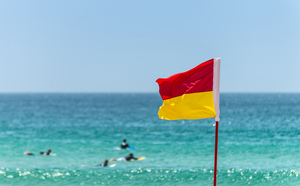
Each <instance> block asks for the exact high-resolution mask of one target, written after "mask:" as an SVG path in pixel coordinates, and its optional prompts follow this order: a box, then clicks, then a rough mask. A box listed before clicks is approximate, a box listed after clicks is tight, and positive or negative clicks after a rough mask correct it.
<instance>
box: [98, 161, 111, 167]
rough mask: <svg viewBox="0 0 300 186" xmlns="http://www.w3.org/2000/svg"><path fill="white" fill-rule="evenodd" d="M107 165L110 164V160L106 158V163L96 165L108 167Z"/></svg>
mask: <svg viewBox="0 0 300 186" xmlns="http://www.w3.org/2000/svg"><path fill="white" fill-rule="evenodd" d="M107 165H108V160H105V161H104V163H101V164H99V165H96V166H101V167H107Z"/></svg>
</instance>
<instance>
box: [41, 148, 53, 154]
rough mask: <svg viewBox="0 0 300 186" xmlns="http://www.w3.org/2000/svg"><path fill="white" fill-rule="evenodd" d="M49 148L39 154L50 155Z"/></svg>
mask: <svg viewBox="0 0 300 186" xmlns="http://www.w3.org/2000/svg"><path fill="white" fill-rule="evenodd" d="M50 153H51V149H48V150H47V152H40V155H50Z"/></svg>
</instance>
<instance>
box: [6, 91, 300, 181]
mask: <svg viewBox="0 0 300 186" xmlns="http://www.w3.org/2000/svg"><path fill="white" fill-rule="evenodd" d="M161 103H162V101H161V98H160V97H159V95H158V94H1V95H0V152H1V155H0V157H1V158H0V184H1V185H5V184H6V185H37V184H43V185H94V184H105V185H109V184H110V185H144V184H147V185H212V183H213V164H214V162H213V160H214V137H215V136H214V135H215V128H214V127H213V123H214V119H203V120H179V121H166V120H160V119H159V118H158V117H157V110H158V108H159V106H160V105H161ZM220 110H221V116H220V117H221V120H220V125H219V153H218V179H217V181H218V185H246V184H250V185H300V181H299V178H298V177H299V173H300V161H299V160H300V156H299V154H300V153H299V152H300V150H299V149H300V148H299V144H300V143H299V139H300V138H299V134H300V94H221V102H220ZM123 138H126V139H127V141H128V143H129V145H131V146H134V147H135V150H119V149H118V147H119V145H120V143H121V141H122V140H123ZM49 148H51V149H52V154H51V155H50V156H41V155H39V152H40V151H46V150H47V149H49ZM25 151H30V152H32V153H34V154H35V156H25V155H23V153H24V152H25ZM129 153H133V154H134V155H135V156H136V157H142V156H144V157H146V159H145V160H143V161H134V162H110V163H109V165H112V164H116V166H115V167H99V166H95V165H97V164H100V163H102V162H103V161H104V160H105V159H110V158H119V157H124V156H126V155H128V154H129Z"/></svg>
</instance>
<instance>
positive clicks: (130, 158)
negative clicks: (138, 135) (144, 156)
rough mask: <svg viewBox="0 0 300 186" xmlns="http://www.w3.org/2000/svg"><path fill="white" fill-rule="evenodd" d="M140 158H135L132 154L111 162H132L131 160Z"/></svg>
mask: <svg viewBox="0 0 300 186" xmlns="http://www.w3.org/2000/svg"><path fill="white" fill-rule="evenodd" d="M137 159H138V158H135V157H134V156H133V154H132V153H130V154H129V155H128V156H125V157H122V158H118V159H113V158H112V159H110V161H130V160H137Z"/></svg>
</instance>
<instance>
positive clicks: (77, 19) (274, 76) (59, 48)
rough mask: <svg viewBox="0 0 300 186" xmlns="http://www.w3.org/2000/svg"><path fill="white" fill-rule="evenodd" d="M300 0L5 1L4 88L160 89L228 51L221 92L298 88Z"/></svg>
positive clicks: (1, 10)
mask: <svg viewBox="0 0 300 186" xmlns="http://www.w3.org/2000/svg"><path fill="white" fill-rule="evenodd" d="M299 53H300V1H298V0H294V1H291V0H285V1H282V0H280V1H279V0H272V1H271V0H265V1H261V0H251V1H250V0H248V1H242V0H235V1H231V0H229V1H224V0H213V1H200V0H195V1H183V0H181V1H177V0H163V1H161V0H145V1H140V0H136V1H131V0H126V1H123V0H119V1H102V0H101V1H100V0H88V1H83V0H81V1H79V0H77V1H74V0H72V1H71V0H63V1H62V0H45V1H40V0H35V1H31V0H26V1H23V0H14V1H1V2H0V64H1V66H0V85H1V86H0V93H6V92H157V91H158V85H157V84H156V83H155V80H156V79H157V78H161V77H168V76H170V75H172V74H174V73H178V72H182V71H186V70H188V69H190V68H193V67H194V66H196V65H198V64H199V63H201V62H204V61H206V60H208V59H211V58H213V57H221V92H300V83H299V81H300V56H299Z"/></svg>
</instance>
